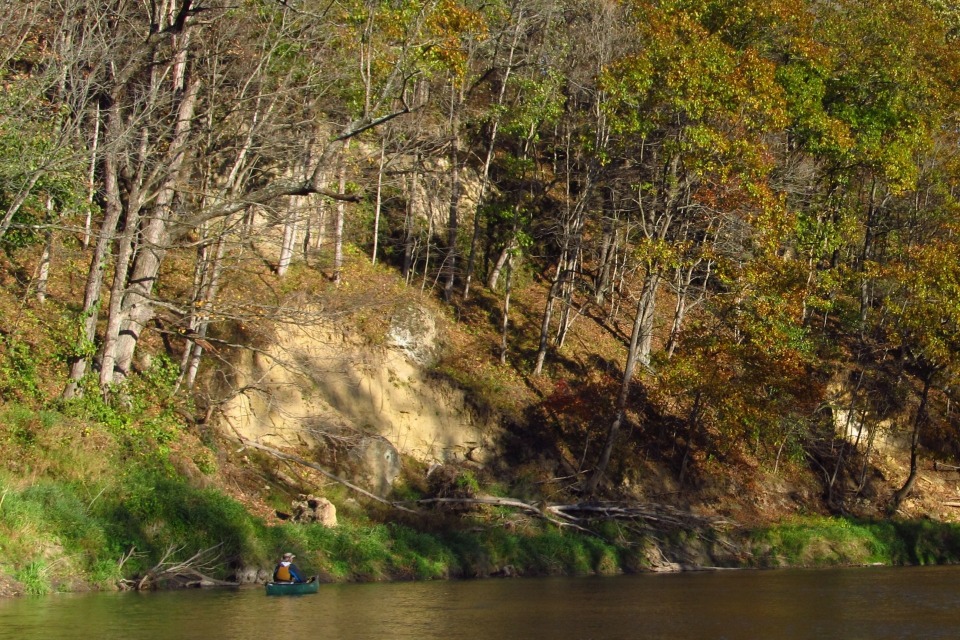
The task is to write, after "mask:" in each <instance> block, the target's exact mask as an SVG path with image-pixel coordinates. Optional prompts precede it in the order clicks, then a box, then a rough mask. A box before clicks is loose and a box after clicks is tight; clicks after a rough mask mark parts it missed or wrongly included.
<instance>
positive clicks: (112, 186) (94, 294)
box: [62, 105, 123, 400]
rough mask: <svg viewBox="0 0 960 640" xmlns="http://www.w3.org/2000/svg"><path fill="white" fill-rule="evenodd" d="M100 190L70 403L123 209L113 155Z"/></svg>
mask: <svg viewBox="0 0 960 640" xmlns="http://www.w3.org/2000/svg"><path fill="white" fill-rule="evenodd" d="M118 120H119V113H118V107H117V106H116V105H114V106H112V107H111V108H110V111H109V113H108V115H107V123H108V124H107V130H108V132H112V131H116V130H117V129H118V128H119V127H120V126H121V124H120V123H119V122H118ZM103 189H104V193H105V196H106V206H105V209H104V210H105V213H106V215H105V216H104V219H103V223H102V224H101V225H100V234H99V235H98V237H97V243H96V245H95V246H94V249H93V255H92V256H91V258H90V269H89V271H88V272H87V283H86V287H85V288H84V293H83V309H82V310H81V311H80V318H81V320H82V322H83V326H82V328H81V334H80V336H79V337H78V343H79V344H78V345H77V350H78V355H77V356H75V357H74V359H73V360H72V362H71V363H70V374H69V380H68V382H67V386H66V387H65V388H64V390H63V394H62V396H63V398H64V399H65V400H70V399H71V398H74V397H76V396H77V395H78V393H79V391H80V381H81V379H82V378H83V376H84V374H86V371H87V367H88V366H89V364H90V362H89V361H90V357H91V356H92V353H91V349H90V348H91V347H92V345H93V341H94V338H96V330H97V315H98V310H99V308H100V301H101V300H100V297H101V293H102V291H103V272H104V267H105V266H106V262H107V257H108V255H109V254H110V248H111V245H112V244H113V241H114V238H115V237H116V232H117V225H118V224H119V222H120V215H121V213H122V211H123V207H122V205H121V203H120V189H119V185H118V182H117V164H116V158H115V156H114V154H106V155H105V156H104V168H103Z"/></svg>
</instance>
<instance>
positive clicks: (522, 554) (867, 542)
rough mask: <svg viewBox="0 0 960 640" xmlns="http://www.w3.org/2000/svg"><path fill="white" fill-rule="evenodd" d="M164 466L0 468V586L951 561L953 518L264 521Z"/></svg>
mask: <svg viewBox="0 0 960 640" xmlns="http://www.w3.org/2000/svg"><path fill="white" fill-rule="evenodd" d="M168 471H169V473H164V471H163V469H162V468H154V469H149V468H143V469H141V470H140V471H139V472H133V471H130V470H128V471H127V472H126V473H125V474H124V475H123V476H122V477H120V478H119V479H118V480H117V481H106V479H101V480H100V481H99V482H93V483H82V482H76V481H74V482H64V481H61V480H53V479H48V478H37V479H36V480H35V481H33V482H31V483H29V484H23V483H22V482H18V481H17V480H15V479H14V478H13V477H12V476H11V475H10V474H9V473H7V472H4V473H2V474H0V495H2V500H0V523H2V526H0V595H3V596H13V595H22V594H32V595H42V594H47V593H52V592H58V591H82V590H111V589H118V588H121V587H123V586H127V587H129V586H130V585H131V584H135V583H137V582H138V581H139V580H140V579H141V578H142V577H143V576H145V575H147V574H149V573H150V572H151V571H152V572H155V573H158V572H161V571H162V570H163V569H164V568H169V567H171V566H173V565H174V563H175V562H178V561H182V560H183V559H185V558H190V557H192V556H196V557H195V558H194V560H193V561H192V568H193V569H196V570H198V571H200V572H202V573H204V574H205V575H209V576H211V577H214V578H218V579H224V580H240V581H244V582H253V581H262V580H264V579H265V577H266V572H267V571H268V570H269V569H270V567H272V564H273V561H274V558H275V557H276V555H277V553H278V552H279V551H280V550H291V551H293V552H294V553H296V554H297V556H298V562H299V563H300V564H301V566H302V568H304V570H306V571H308V572H310V573H316V574H320V576H321V579H322V580H324V581H325V582H360V581H389V580H437V579H448V578H488V577H497V576H504V577H505V576H511V577H512V576H560V575H565V576H566V575H570V576H572V575H586V574H601V575H612V574H618V573H633V572H643V571H672V570H685V569H696V568H704V567H728V568H735V567H739V568H778V567H824V566H850V565H873V564H883V565H917V564H921V565H925V564H953V563H958V562H960V527H958V526H957V525H953V524H947V523H941V522H936V521H932V520H878V521H863V520H855V519H850V518H841V517H825V516H808V517H803V516H798V517H793V518H790V519H789V520H785V521H783V522H779V523H776V524H771V525H768V526H763V527H757V528H753V529H749V530H748V529H742V528H730V527H727V528H725V529H723V530H720V529H700V530H693V529H673V530H666V529H665V530H653V529H649V528H646V529H643V528H639V527H637V526H636V523H628V522H606V523H600V524H598V525H597V526H596V528H595V533H594V534H587V533H585V532H583V531H574V530H572V529H560V528H557V527H556V526H555V525H553V524H550V523H546V522H543V521H538V520H535V519H530V518H528V517H526V516H523V515H522V514H517V513H512V512H510V511H509V510H506V509H504V508H502V507H497V508H489V509H483V510H477V511H475V512H473V513H470V514H459V515H457V516H456V517H451V516H450V514H448V513H446V514H443V513H422V514H418V515H417V516H411V515H410V514H404V515H403V516H402V518H399V519H397V518H393V517H391V514H388V513H380V514H379V515H376V514H371V513H370V512H368V511H365V510H364V509H362V508H360V506H359V505H358V504H356V503H355V502H352V501H351V499H350V498H349V497H348V496H346V495H341V496H337V501H338V502H340V503H341V504H342V505H344V508H343V509H342V510H341V521H340V524H339V525H338V526H337V527H334V528H327V527H324V526H322V525H319V524H292V523H269V522H267V521H266V520H265V519H264V518H262V517H260V516H257V515H254V514H252V513H250V512H249V511H248V510H247V509H246V508H245V507H244V505H243V504H241V503H240V502H239V501H237V500H235V499H233V498H231V497H229V496H227V495H226V494H224V493H223V492H221V491H220V490H218V489H216V488H213V487H208V488H201V487H197V486H196V485H195V483H193V482H191V481H189V480H187V479H186V478H184V477H183V476H181V475H179V474H177V473H175V472H173V471H172V470H168ZM198 552H199V555H196V554H198Z"/></svg>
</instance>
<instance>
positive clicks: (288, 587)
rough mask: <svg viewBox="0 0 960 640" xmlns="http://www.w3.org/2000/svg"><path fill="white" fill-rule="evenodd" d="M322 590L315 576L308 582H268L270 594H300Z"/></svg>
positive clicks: (268, 592) (268, 593)
mask: <svg viewBox="0 0 960 640" xmlns="http://www.w3.org/2000/svg"><path fill="white" fill-rule="evenodd" d="M319 590H320V581H319V580H317V576H313V577H312V578H310V579H309V580H307V581H306V582H268V583H267V595H268V596H299V595H304V594H307V593H316V592H317V591H319Z"/></svg>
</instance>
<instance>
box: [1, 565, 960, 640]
mask: <svg viewBox="0 0 960 640" xmlns="http://www.w3.org/2000/svg"><path fill="white" fill-rule="evenodd" d="M958 605H960V569H956V568H927V569H845V570H818V571H764V572H759V571H736V572H718V573H700V574H679V575H657V576H651V575H644V576H623V577H617V578H577V579H545V580H540V579H529V580H524V579H521V580H486V581H472V582H433V583H403V584H362V585H326V586H324V587H322V588H321V592H320V594H318V595H313V596H302V597H273V598H268V597H266V596H265V595H264V594H263V592H262V590H261V589H260V588H245V589H240V590H227V591H190V592H177V593H155V594H81V595H59V596H51V597H46V598H24V599H20V600H11V601H0V638H17V639H18V640H30V639H32V638H43V639H44V640H47V639H50V638H78V639H79V638H84V639H86V638H107V639H111V638H124V639H129V638H139V639H147V640H149V639H153V638H158V639H159V638H184V639H186V640H190V639H193V638H198V639H199V638H204V639H210V638H230V639H232V640H254V639H256V640H263V639H264V638H269V637H273V636H290V635H300V634H305V635H309V636H319V637H324V638H337V639H343V640H354V639H358V640H359V639H366V638H385V639H400V640H404V639H408V638H409V639H414V638H416V639H417V640H430V639H433V638H436V639H443V640H458V639H462V640H477V639H480V638H550V639H551V640H566V639H571V640H572V639H578V640H580V639H614V638H729V639H731V640H734V639H740V638H783V639H793V638H844V639H852V640H856V639H859V638H863V639H870V640H877V639H883V638H948V637H949V638H954V637H957V635H958V632H960V612H958Z"/></svg>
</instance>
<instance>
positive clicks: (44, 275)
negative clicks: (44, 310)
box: [37, 196, 53, 304]
mask: <svg viewBox="0 0 960 640" xmlns="http://www.w3.org/2000/svg"><path fill="white" fill-rule="evenodd" d="M46 206H47V220H52V219H53V198H51V197H50V196H47V204H46ZM43 235H44V240H43V253H41V254H40V266H39V269H38V273H37V302H39V303H40V304H43V303H44V302H46V300H47V283H48V282H49V281H50V262H51V260H52V259H53V229H52V228H50V227H47V230H46V231H45V232H44V234H43Z"/></svg>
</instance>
